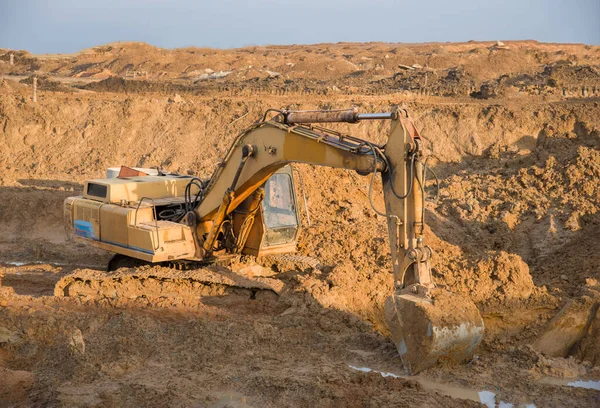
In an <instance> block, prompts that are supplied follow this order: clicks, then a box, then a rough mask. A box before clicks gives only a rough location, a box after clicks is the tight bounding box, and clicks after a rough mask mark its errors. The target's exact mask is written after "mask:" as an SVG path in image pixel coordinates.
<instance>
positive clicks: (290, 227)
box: [236, 166, 299, 256]
mask: <svg viewBox="0 0 600 408" xmlns="http://www.w3.org/2000/svg"><path fill="white" fill-rule="evenodd" d="M263 189H264V191H265V196H264V198H263V201H262V203H261V205H260V209H259V211H258V213H257V214H256V218H255V220H254V224H253V225H252V229H251V230H250V234H249V235H248V239H247V240H246V245H245V246H244V249H243V251H242V253H244V254H248V255H255V256H263V255H269V254H278V253H290V252H295V251H296V237H297V236H298V230H299V227H298V224H299V221H298V220H299V217H298V213H297V211H298V206H297V204H296V193H295V189H294V179H293V177H292V168H291V166H285V167H282V168H281V169H280V170H278V171H277V172H276V173H275V174H273V175H272V176H271V177H270V178H269V179H268V180H267V182H266V183H265V184H264V185H263ZM250 200H251V198H248V199H247V200H246V201H247V202H245V203H243V204H242V205H241V206H240V207H239V209H238V211H240V212H241V213H242V214H243V213H245V212H246V211H247V207H248V206H249V203H250ZM242 217H243V215H242ZM237 224H241V222H236V225H237Z"/></svg>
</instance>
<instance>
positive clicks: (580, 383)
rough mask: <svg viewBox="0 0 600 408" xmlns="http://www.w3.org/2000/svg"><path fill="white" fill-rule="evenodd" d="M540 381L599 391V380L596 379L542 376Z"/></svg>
mask: <svg viewBox="0 0 600 408" xmlns="http://www.w3.org/2000/svg"><path fill="white" fill-rule="evenodd" d="M540 382H543V383H545V384H550V385H562V386H566V387H577V388H587V389H589V390H599V391H600V381H596V380H579V379H572V378H571V379H565V378H554V377H542V378H541V379H540Z"/></svg>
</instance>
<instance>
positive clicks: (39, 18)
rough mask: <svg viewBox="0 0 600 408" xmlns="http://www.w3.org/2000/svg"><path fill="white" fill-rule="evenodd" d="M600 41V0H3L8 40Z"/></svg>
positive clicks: (49, 48)
mask: <svg viewBox="0 0 600 408" xmlns="http://www.w3.org/2000/svg"><path fill="white" fill-rule="evenodd" d="M517 39H535V40H538V41H544V42H581V43H586V44H594V45H599V44H600V0H571V1H567V0H496V1H478V0H447V1H445V0H426V1H423V0H413V1H401V0H396V1H393V0H362V1H357V0H343V1H342V0H301V1H298V0H294V1H285V0H279V1H276V0H254V1H253V0H247V1H243V0H214V1H204V0H197V1H193V0H94V1H90V0H79V1H73V0H0V47H3V48H13V49H26V50H28V51H31V52H34V53H56V52H61V53H69V52H74V51H77V50H80V49H82V48H88V47H91V46H94V45H100V44H105V43H108V42H113V41H144V42H147V43H150V44H152V45H157V46H160V47H167V48H174V47H185V46H199V47H200V46H209V47H217V48H230V47H241V46H245V45H265V44H311V43H319V42H338V41H359V42H366V41H387V42H427V41H468V40H517Z"/></svg>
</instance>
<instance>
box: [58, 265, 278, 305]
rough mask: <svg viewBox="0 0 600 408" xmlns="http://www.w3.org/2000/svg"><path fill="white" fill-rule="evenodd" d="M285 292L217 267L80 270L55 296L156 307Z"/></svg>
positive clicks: (274, 282) (275, 282) (64, 281)
mask: <svg viewBox="0 0 600 408" xmlns="http://www.w3.org/2000/svg"><path fill="white" fill-rule="evenodd" d="M283 289H284V283H283V282H282V281H280V280H278V279H273V278H270V277H256V276H244V275H243V274H241V273H235V272H233V271H231V270H229V269H227V268H225V267H223V266H220V265H215V264H213V265H204V266H202V267H200V268H195V269H190V270H178V269H174V268H170V267H165V266H149V265H146V266H140V267H132V268H127V267H124V268H119V269H118V270H116V271H114V272H110V273H107V272H102V271H98V270H90V269H80V270H77V271H75V272H73V273H72V274H69V275H67V276H65V277H63V278H62V279H61V280H60V281H58V282H57V284H56V286H55V288H54V294H55V296H61V297H74V298H78V299H82V300H109V301H110V300H119V299H129V300H135V299H138V300H145V301H148V302H150V303H153V304H165V303H166V304H194V303H196V304H197V303H202V301H203V299H204V298H206V297H215V296H229V295H236V296H241V297H243V298H247V299H258V298H261V297H271V298H276V297H278V295H279V294H281V292H282V291H283Z"/></svg>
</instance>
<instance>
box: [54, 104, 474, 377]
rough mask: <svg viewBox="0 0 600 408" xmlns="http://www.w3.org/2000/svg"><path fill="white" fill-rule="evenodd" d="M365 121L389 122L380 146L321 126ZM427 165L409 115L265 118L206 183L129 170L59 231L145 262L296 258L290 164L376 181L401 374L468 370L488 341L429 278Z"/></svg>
mask: <svg viewBox="0 0 600 408" xmlns="http://www.w3.org/2000/svg"><path fill="white" fill-rule="evenodd" d="M270 113H271V117H270V118H268V117H269V114H270ZM365 120H388V121H389V122H390V134H389V137H388V141H387V143H386V144H385V145H377V144H375V143H372V142H369V141H367V140H363V139H360V138H357V137H353V136H351V135H347V134H342V133H340V132H337V131H333V130H330V129H326V128H323V127H321V126H319V125H318V124H319V123H332V122H345V123H357V122H361V121H365ZM426 161H427V155H426V152H425V149H424V147H423V142H422V139H421V137H420V135H419V133H418V131H417V129H416V127H415V125H414V123H413V121H412V120H411V119H410V117H409V116H408V113H407V111H406V110H403V109H398V108H393V109H392V110H391V111H390V112H384V113H366V114H365V113H359V112H358V111H357V110H356V109H348V110H337V111H285V110H275V109H270V110H268V111H267V112H266V113H265V116H264V118H263V120H262V121H259V122H257V123H255V124H254V125H252V126H251V127H250V128H248V129H246V130H245V131H243V132H242V133H241V134H240V135H238V136H237V137H236V139H235V140H234V142H233V144H232V145H231V147H230V149H229V150H228V152H227V153H226V155H225V157H224V158H223V160H222V161H221V163H220V165H219V166H218V167H217V169H216V170H215V172H214V173H213V174H212V176H211V177H210V178H209V179H207V180H201V179H199V178H196V177H190V176H180V175H176V174H164V173H162V172H158V174H155V175H147V174H145V173H144V169H129V170H127V169H124V170H122V171H121V173H122V174H121V175H120V176H119V177H117V178H108V179H98V180H90V181H87V182H86V183H85V186H84V194H83V195H82V196H79V197H70V198H68V199H67V200H66V201H65V218H66V229H67V233H68V236H69V237H75V238H77V239H81V240H83V241H84V242H86V243H88V244H90V245H93V246H96V247H99V248H103V249H106V250H109V251H112V252H114V253H116V254H118V255H119V256H121V257H124V259H133V260H138V261H140V262H148V263H160V262H162V263H178V264H179V265H182V264H186V265H187V263H190V262H196V263H203V264H210V263H218V262H219V260H222V259H224V258H226V257H227V256H232V255H235V254H247V255H252V256H257V257H261V256H272V255H276V254H286V253H293V252H295V243H296V239H297V235H298V232H299V222H298V221H299V216H298V205H297V200H296V195H295V187H294V181H293V174H292V170H291V168H290V167H289V165H290V164H292V163H307V164H313V165H318V166H328V167H335V168H342V169H348V170H354V171H356V172H357V173H359V174H361V175H371V176H372V178H371V185H370V189H369V198H370V201H371V205H372V206H373V200H372V187H373V180H374V179H375V177H376V176H377V175H378V174H380V175H381V177H382V181H383V193H384V201H385V209H382V210H379V209H377V208H375V207H374V206H373V210H374V211H376V212H377V213H378V214H380V215H381V216H383V217H385V219H386V220H387V225H388V234H389V243H390V249H391V257H392V266H393V270H392V272H393V275H394V284H395V293H394V294H392V295H391V296H390V297H389V298H388V300H387V302H386V305H385V314H386V320H387V322H388V326H389V329H390V333H391V337H392V341H393V342H394V344H395V345H396V347H397V349H398V352H399V353H400V356H401V357H402V361H403V363H404V366H405V368H406V369H407V370H408V371H409V372H410V373H416V372H418V371H421V370H423V369H425V368H427V367H430V366H432V365H433V364H435V363H436V362H438V361H466V360H469V359H471V358H472V356H473V353H474V352H475V349H476V348H477V346H478V344H479V343H480V341H481V339H482V336H483V330H484V328H483V320H482V318H481V316H480V314H479V312H478V310H477V308H476V307H475V305H474V304H473V302H472V301H471V300H470V299H469V298H467V297H465V296H462V295H458V294H454V293H450V292H448V291H445V290H443V289H440V288H438V287H436V285H435V283H434V281H433V279H432V276H431V270H430V259H431V257H432V254H433V251H432V249H431V248H430V247H428V246H427V245H426V244H425V240H424V196H425V174H426V171H427V167H426ZM114 264H115V265H116V264H117V263H116V262H115V263H114ZM315 264H316V263H315ZM215 273H216V272H215V270H211V271H210V276H206V277H205V278H206V279H208V278H210V279H208V280H209V281H210V282H212V284H213V285H214V282H215V277H214V276H215ZM192 276H193V280H194V285H196V286H197V283H198V282H199V281H201V280H202V277H201V276H200V274H199V273H194V274H192V275H190V274H187V275H182V276H180V277H179V278H177V277H175V278H174V279H192ZM84 278H85V279H88V280H89V282H88V283H86V284H85V285H83V286H85V287H87V288H89V287H92V286H94V285H93V284H92V283H93V282H92V281H91V280H90V279H92V278H91V277H90V276H86V277H84ZM84 278H81V279H75V278H74V277H73V276H70V277H69V278H68V279H66V280H64V281H62V282H61V284H60V285H61V286H60V290H59V292H60V293H64V294H65V295H69V296H71V295H73V294H74V293H76V292H77V290H76V287H82V286H81V282H82V281H85V279H84ZM93 279H98V278H97V277H96V276H95V275H94V277H93ZM111 279H112V278H110V277H109V278H107V280H108V281H110V282H108V283H106V282H104V283H102V282H101V283H100V284H97V285H95V287H98V288H104V289H103V290H109V291H110V292H111V293H113V292H114V291H115V290H116V286H117V283H118V282H119V281H120V280H122V279H123V277H122V276H120V277H119V278H118V279H116V280H111ZM144 279H147V278H144ZM241 281H242V280H239V279H237V280H236V279H233V278H231V277H229V278H227V279H225V280H222V281H219V284H220V285H222V286H223V287H230V286H232V285H233V286H235V285H236V283H235V282H241ZM86 282H87V281H86ZM228 285H229V286H228ZM196 286H194V287H196ZM243 286H244V288H245V289H248V290H250V291H254V292H255V291H257V290H272V291H273V292H274V293H280V290H279V289H273V288H280V286H281V285H278V284H277V282H276V279H271V278H261V279H260V280H258V279H246V278H244V279H243ZM107 288H108V289H107ZM224 292H225V291H224ZM254 292H252V293H254Z"/></svg>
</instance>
